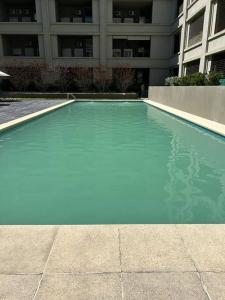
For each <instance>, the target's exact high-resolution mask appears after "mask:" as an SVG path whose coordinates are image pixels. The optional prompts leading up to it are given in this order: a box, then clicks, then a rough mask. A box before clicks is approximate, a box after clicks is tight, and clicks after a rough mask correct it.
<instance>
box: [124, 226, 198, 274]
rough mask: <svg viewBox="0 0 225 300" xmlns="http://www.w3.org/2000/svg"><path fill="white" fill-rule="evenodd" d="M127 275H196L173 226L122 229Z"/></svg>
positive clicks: (126, 227) (125, 227) (127, 227)
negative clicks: (135, 273)
mask: <svg viewBox="0 0 225 300" xmlns="http://www.w3.org/2000/svg"><path fill="white" fill-rule="evenodd" d="M120 241H121V246H120V249H121V260H122V270H123V271H124V272H154V271H158V272H168V271H170V272H172V271H174V272H178V271H196V268H195V266H194V264H193V262H192V260H191V259H190V258H189V256H188V254H187V251H186V249H185V247H184V244H183V242H182V240H181V238H180V237H179V235H178V233H177V230H176V227H175V226H173V225H170V226H167V225H135V226H129V225H128V226H121V227H120Z"/></svg>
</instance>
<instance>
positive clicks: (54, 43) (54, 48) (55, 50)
mask: <svg viewBox="0 0 225 300" xmlns="http://www.w3.org/2000/svg"><path fill="white" fill-rule="evenodd" d="M51 42H52V58H53V59H54V58H57V57H59V49H58V37H57V35H52V36H51Z"/></svg>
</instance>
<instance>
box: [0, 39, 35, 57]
mask: <svg viewBox="0 0 225 300" xmlns="http://www.w3.org/2000/svg"><path fill="white" fill-rule="evenodd" d="M3 47H4V55H6V56H29V57H33V56H39V46H38V37H37V36H33V35H16V36H15V35H5V36H4V35H3Z"/></svg>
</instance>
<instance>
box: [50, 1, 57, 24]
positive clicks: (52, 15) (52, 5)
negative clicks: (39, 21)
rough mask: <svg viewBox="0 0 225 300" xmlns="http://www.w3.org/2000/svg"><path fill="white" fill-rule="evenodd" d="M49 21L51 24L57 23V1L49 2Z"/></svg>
mask: <svg viewBox="0 0 225 300" xmlns="http://www.w3.org/2000/svg"><path fill="white" fill-rule="evenodd" d="M49 19H50V23H55V22H56V3H55V0H49Z"/></svg>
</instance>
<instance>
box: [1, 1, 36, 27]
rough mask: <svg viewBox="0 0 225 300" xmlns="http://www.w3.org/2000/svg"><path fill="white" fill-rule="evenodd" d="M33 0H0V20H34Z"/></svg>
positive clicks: (34, 8)
mask: <svg viewBox="0 0 225 300" xmlns="http://www.w3.org/2000/svg"><path fill="white" fill-rule="evenodd" d="M36 21H37V20H36V7H35V0H22V1H20V0H19V1H16V0H0V22H36Z"/></svg>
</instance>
